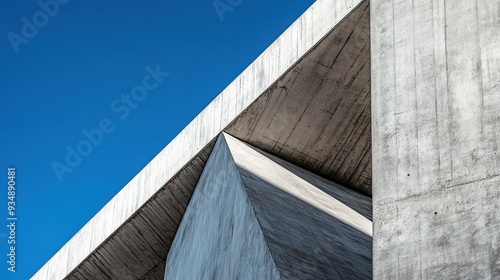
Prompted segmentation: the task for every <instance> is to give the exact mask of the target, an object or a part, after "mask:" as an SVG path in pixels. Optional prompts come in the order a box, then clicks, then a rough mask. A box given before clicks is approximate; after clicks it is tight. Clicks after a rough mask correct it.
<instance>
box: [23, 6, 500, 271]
mask: <svg viewBox="0 0 500 280" xmlns="http://www.w3.org/2000/svg"><path fill="white" fill-rule="evenodd" d="M499 108H500V1H498V0H489V1H486V0H475V1H474V0H473V1H463V0H457V1H453V2H450V1H445V0H435V1H434V0H422V1H389V0H371V1H368V0H364V1H357V0H343V1H333V0H318V1H316V2H315V3H314V4H313V5H312V6H311V7H310V8H309V9H308V10H307V11H306V12H305V13H304V14H303V15H302V16H301V17H300V18H299V19H298V20H297V21H296V22H295V23H294V24H293V25H292V26H290V27H289V28H288V29H287V30H286V31H285V32H284V33H283V34H282V35H281V36H280V37H279V38H278V39H277V40H276V41H275V42H274V43H273V44H272V45H271V46H270V47H269V48H268V49H267V50H266V51H264V52H263V53H262V54H261V55H260V56H259V57H258V58H257V59H256V60H255V61H254V62H253V63H252V64H251V65H250V66H249V67H248V68H247V69H246V70H245V71H243V73H241V75H240V76H238V77H237V78H236V79H235V80H234V81H233V82H232V83H231V84H230V85H229V86H228V87H227V88H226V89H225V90H224V91H223V92H222V93H221V94H220V95H219V96H218V97H217V98H216V99H215V100H214V101H213V102H212V103H211V104H210V105H209V106H208V107H207V108H206V109H205V110H203V111H202V112H201V113H200V114H199V115H198V116H197V117H196V118H195V119H194V120H193V121H192V122H191V123H190V124H189V125H188V126H187V127H186V128H185V129H184V130H183V131H182V132H181V133H180V134H179V135H178V136H177V137H176V138H175V139H174V140H173V141H172V142H171V143H169V144H168V145H167V146H166V147H165V149H164V150H163V151H161V152H160V153H159V154H158V155H157V156H156V157H155V158H154V159H153V160H152V161H151V162H150V163H149V164H148V165H147V166H146V167H145V168H144V169H143V170H142V171H141V172H139V174H137V175H136V176H135V177H134V179H132V180H131V181H130V182H129V183H128V184H127V185H126V186H125V187H124V188H123V189H122V190H121V191H120V192H119V193H118V194H117V195H116V196H115V197H114V198H113V199H112V200H111V201H110V202H109V203H108V204H107V205H106V206H105V207H104V208H103V209H102V210H101V211H100V212H99V213H98V214H97V215H96V216H95V217H94V218H92V219H91V220H90V221H89V222H88V223H87V224H86V225H85V226H84V227H83V228H82V229H81V230H80V231H79V232H78V233H77V234H76V235H75V236H74V237H73V238H72V239H71V240H70V241H69V242H68V243H67V244H66V245H65V246H64V247H63V248H61V250H60V251H59V252H58V253H57V254H56V255H54V257H53V258H52V259H51V260H49V261H48V262H47V263H46V264H45V265H44V266H43V267H42V268H41V269H40V270H39V271H38V272H37V273H36V274H35V275H34V276H33V277H32V279H370V278H375V279H500V198H499V195H500V187H499V184H500V176H499V175H500V155H499V147H500V110H499ZM372 217H373V218H372Z"/></svg>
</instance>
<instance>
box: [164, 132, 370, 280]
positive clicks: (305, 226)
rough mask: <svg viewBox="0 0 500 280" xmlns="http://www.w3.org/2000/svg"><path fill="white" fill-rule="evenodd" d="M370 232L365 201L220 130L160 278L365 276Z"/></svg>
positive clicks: (368, 273)
mask: <svg viewBox="0 0 500 280" xmlns="http://www.w3.org/2000/svg"><path fill="white" fill-rule="evenodd" d="M371 232H372V223H371V200H370V198H368V197H366V196H364V195H361V194H359V193H356V192H353V191H351V190H349V189H346V188H344V187H342V186H340V185H337V184H335V183H332V182H330V181H328V180H326V179H323V178H321V177H319V176H318V175H315V174H313V173H310V172H308V171H305V170H303V169H301V168H299V167H297V166H295V165H293V164H290V163H288V162H286V161H284V160H281V159H279V158H276V157H274V156H272V155H269V154H267V153H265V152H263V151H260V150H258V149H255V148H252V147H251V146H249V145H248V144H245V143H243V142H241V141H239V140H237V139H235V138H233V137H231V136H229V135H225V136H224V135H223V136H220V137H219V140H218V143H217V144H216V147H215V149H214V150H213V153H212V155H211V156H210V159H209V161H208V163H207V165H206V167H205V169H204V171H203V174H202V177H201V179H200V181H199V183H198V185H197V187H196V190H195V193H194V195H193V198H192V200H191V202H190V204H189V207H188V209H187V211H186V214H185V216H184V218H183V220H182V222H181V225H180V228H179V231H178V232H177V234H176V237H175V239H174V242H173V245H172V249H171V250H170V253H169V255H168V258H167V265H166V273H165V279H347V278H349V279H370V278H371V275H372V262H371V260H372V258H371V249H372V241H371V240H372V238H371Z"/></svg>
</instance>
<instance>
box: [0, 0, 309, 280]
mask: <svg viewBox="0 0 500 280" xmlns="http://www.w3.org/2000/svg"><path fill="white" fill-rule="evenodd" d="M59 1H60V3H61V4H58V6H57V8H56V7H55V6H54V5H53V4H52V5H48V6H47V7H45V10H47V11H44V8H42V7H41V6H40V5H39V4H37V1H6V0H2V1H1V4H0V19H1V21H2V24H1V25H0V29H1V32H0V33H1V35H2V36H3V39H2V40H1V43H0V53H1V56H0V59H1V64H0V65H1V69H0V70H1V72H0V92H1V94H2V97H3V98H2V102H1V103H0V106H1V110H0V114H1V118H0V120H1V126H0V129H1V130H0V131H1V134H0V135H1V138H0V141H1V142H0V159H1V160H0V163H1V165H0V174H2V173H3V178H4V179H3V180H0V182H2V183H1V184H3V187H1V188H0V213H1V215H0V218H1V222H0V224H5V225H4V226H1V227H0V263H1V265H0V279H28V278H29V277H30V276H32V275H33V274H34V273H35V272H36V271H37V270H38V269H39V268H40V267H41V266H42V265H43V264H44V263H45V262H46V261H47V260H48V259H49V258H50V257H51V256H53V255H54V254H55V253H56V252H57V251H58V250H59V248H61V247H62V246H63V245H64V244H65V243H66V242H67V241H68V240H69V239H70V238H71V237H72V236H73V235H74V234H75V233H76V232H77V231H78V230H79V229H80V228H81V227H82V226H83V225H84V224H85V223H86V222H87V221H88V220H90V219H91V218H92V217H93V216H94V215H95V214H96V213H97V212H98V211H99V209H101V208H102V207H103V206H104V204H106V202H108V201H109V200H110V199H111V198H112V197H113V196H114V195H115V194H116V193H117V192H118V191H119V190H120V189H121V188H122V187H123V186H125V184H126V183H127V182H128V181H129V180H130V179H131V178H132V177H134V176H135V175H136V174H137V173H138V172H139V171H140V170H141V169H142V168H143V167H144V166H145V165H146V164H147V163H148V162H149V161H150V160H151V159H152V158H153V157H154V156H155V155H156V154H157V153H158V152H159V151H160V150H161V149H162V148H163V147H165V146H166V145H167V144H168V143H169V142H170V141H171V139H172V138H173V137H175V136H176V135H177V134H178V133H179V132H180V131H181V130H182V129H183V128H184V127H185V126H186V125H187V124H188V123H189V122H190V121H191V120H192V119H193V118H194V117H195V116H196V115H197V114H198V113H199V112H200V111H201V110H202V109H203V108H204V107H205V106H206V105H207V104H208V103H209V102H210V101H211V100H212V99H213V98H214V97H215V96H217V95H218V94H219V93H220V92H221V91H222V90H223V89H224V88H225V87H226V86H227V85H228V84H229V83H230V82H231V81H232V80H233V79H234V78H235V77H236V76H237V75H238V74H239V73H241V71H243V70H244V69H245V68H246V67H247V66H248V65H249V64H250V63H251V62H252V61H253V60H254V59H255V58H256V57H257V56H258V55H259V54H260V53H261V52H262V51H263V50H264V49H265V48H266V47H267V46H269V45H270V44H271V43H272V42H273V41H274V40H275V39H276V38H277V37H278V36H279V35H280V34H281V33H282V32H283V31H284V30H285V29H286V28H287V27H288V26H289V25H290V24H291V23H292V22H293V21H294V20H295V19H296V18H297V17H299V16H300V14H302V13H303V12H304V11H305V10H306V9H307V8H308V7H309V6H310V5H311V4H312V3H313V2H314V1H312V0H294V1H290V0H286V1H285V0H276V1H247V0H243V1H237V0H220V1H219V6H218V7H219V8H220V9H224V8H228V6H224V4H225V5H230V6H229V8H230V9H229V10H227V11H225V12H223V10H219V13H218V12H217V10H216V9H215V7H214V5H213V3H214V2H213V0H205V1H159V0H146V1H76V0H72V1H68V0H64V1H63V0H59ZM42 2H52V3H57V2H54V1H47V0H42ZM65 2H67V3H65ZM62 3H65V4H62ZM221 3H222V4H221ZM231 3H232V4H233V5H232V7H231ZM49 13H50V14H49ZM157 65H158V67H159V70H160V71H161V72H168V73H169V75H168V77H162V76H157V77H156V78H157V79H156V80H155V79H154V78H146V84H145V85H146V87H148V88H149V90H148V91H146V94H144V93H143V92H141V90H142V89H144V87H142V88H141V87H140V86H143V83H144V82H143V79H144V78H145V77H147V75H148V74H149V72H151V71H154V70H155V68H156V67H157ZM147 66H150V67H151V69H152V70H149V72H148V70H146V67H147ZM158 81H160V82H158ZM137 86H139V87H137ZM153 88H154V89H153ZM134 90H135V91H134ZM132 91H134V92H135V94H136V95H135V97H136V98H137V99H135V100H134V99H132V100H131V99H129V100H124V99H122V94H125V95H129V96H130V94H131V92H132ZM138 100H140V101H138ZM127 102H129V103H127ZM103 119H104V120H105V121H104V122H105V123H104V124H103V125H104V126H105V129H104V130H106V129H107V130H106V133H103V135H102V137H99V135H97V134H94V137H95V139H94V144H91V146H90V148H89V146H88V143H90V142H86V143H83V142H85V140H86V139H87V138H86V136H85V135H84V134H83V133H82V131H83V130H87V131H89V132H90V131H92V130H93V129H98V128H99V126H100V122H101V121H102V120H103ZM106 121H107V122H108V123H106ZM107 126H110V127H111V128H113V130H112V131H110V130H111V128H109V127H107ZM101 131H102V130H101ZM94 132H95V131H94ZM82 143H83V144H82ZM78 148H80V150H79V151H80V153H83V154H87V155H85V156H82V158H81V159H80V160H78V159H75V158H71V157H70V161H69V163H70V164H71V165H72V166H70V165H68V162H67V160H66V157H67V155H68V154H69V153H70V152H68V149H70V150H75V151H76V152H77V153H78ZM89 149H92V150H89ZM54 162H58V163H60V165H58V164H55V165H54ZM63 165H64V166H65V167H62V166H63ZM54 166H56V167H57V168H58V170H59V175H60V176H59V178H58V176H57V174H56V172H55V171H54ZM8 167H15V168H16V172H17V174H16V178H15V182H16V213H15V214H16V217H17V218H18V220H17V222H16V272H15V273H11V272H9V271H8V270H7V268H8V267H9V265H8V264H7V260H8V256H7V254H8V253H9V246H10V245H8V244H7V241H8V238H7V237H8V235H9V229H8V228H7V226H6V225H7V224H8V222H7V202H8V197H7V184H8V178H7V168H8ZM69 170H71V173H69V172H68V171H69ZM60 179H61V180H60Z"/></svg>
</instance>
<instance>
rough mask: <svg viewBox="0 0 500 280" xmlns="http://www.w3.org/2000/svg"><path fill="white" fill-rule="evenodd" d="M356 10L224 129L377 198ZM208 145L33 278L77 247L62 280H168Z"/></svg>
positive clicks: (365, 44)
mask: <svg viewBox="0 0 500 280" xmlns="http://www.w3.org/2000/svg"><path fill="white" fill-rule="evenodd" d="M352 8H354V9H353V10H352V12H350V13H348V16H347V17H345V18H344V19H343V20H342V21H340V22H339V23H338V24H336V26H335V27H334V28H333V29H330V31H328V32H327V33H326V36H324V37H323V38H322V39H321V40H319V41H318V42H316V44H315V45H314V46H313V47H312V48H311V49H310V50H309V51H307V52H306V53H305V55H303V56H302V57H301V58H300V59H299V60H296V61H295V62H294V63H293V64H292V66H291V67H289V68H288V70H287V71H285V72H284V73H283V75H280V77H279V78H278V79H277V80H274V82H272V83H271V85H270V86H269V87H267V89H266V90H264V91H261V92H260V96H259V97H258V98H256V99H254V100H253V101H252V102H251V103H250V105H249V106H246V107H245V108H243V109H244V110H242V112H241V113H240V114H239V115H238V116H237V117H236V118H234V119H233V120H232V121H231V120H230V121H229V122H228V124H229V125H226V126H224V127H221V130H222V131H225V132H226V133H228V134H230V135H232V136H234V137H236V138H239V139H241V140H243V141H245V142H248V143H249V144H251V145H253V146H256V147H258V148H260V149H262V150H264V151H267V152H269V153H271V154H273V155H275V156H278V157H280V158H283V159H285V160H287V161H289V162H291V163H293V164H296V165H298V166H300V167H303V168H305V169H307V170H309V171H312V172H314V173H316V174H319V175H321V176H323V177H325V178H327V179H330V180H332V181H334V182H336V183H339V184H342V185H344V186H346V187H349V188H352V189H354V190H356V191H358V192H361V193H363V194H365V195H367V196H371V132H370V27H369V22H370V20H369V3H368V2H367V1H364V2H361V4H359V5H358V6H356V7H350V8H349V10H351V9H352ZM290 47H291V48H294V46H290ZM254 74H255V75H256V76H259V75H260V74H262V75H264V73H254ZM239 94H242V95H244V94H245V92H241V93H239ZM196 133H198V132H196ZM218 133H220V131H219V132H218ZM218 133H217V134H218ZM210 139H212V140H211V141H208V142H207V143H206V144H205V145H204V147H201V148H199V150H198V151H197V152H196V153H195V154H194V156H193V157H192V158H191V159H190V160H188V161H187V163H186V164H184V166H183V167H182V168H180V170H179V171H178V172H177V173H176V174H175V175H174V176H172V177H171V178H170V179H168V181H167V182H164V183H161V184H162V187H161V188H160V189H159V190H158V191H157V192H156V193H155V194H154V195H153V196H151V197H150V198H148V199H146V200H145V203H144V204H142V205H139V206H137V209H138V210H134V212H133V214H132V215H131V216H130V217H127V219H126V220H125V222H123V223H122V224H121V225H120V226H119V227H118V228H117V229H115V230H113V232H112V234H110V235H108V236H106V237H105V239H103V241H102V242H100V243H99V244H98V245H96V246H94V245H92V244H91V243H92V242H94V241H86V240H85V239H86V238H87V239H88V238H94V237H92V236H90V237H89V236H79V235H78V234H77V235H76V236H75V238H76V240H73V239H72V240H71V241H70V242H68V243H71V242H73V243H72V244H69V245H68V249H67V252H65V253H64V252H63V253H61V252H59V253H58V254H60V255H57V254H56V256H55V257H54V258H56V259H55V260H54V261H53V263H52V264H50V265H48V266H47V265H46V266H47V267H44V268H43V269H44V270H43V271H39V273H37V275H35V277H34V279H36V276H40V278H43V277H45V276H48V275H49V274H50V273H51V272H50V270H51V267H50V266H55V265H56V263H57V262H59V261H64V260H63V259H64V258H70V259H71V258H72V254H73V251H72V250H78V249H75V248H79V246H81V245H80V244H77V242H81V243H82V242H83V243H84V242H87V243H89V244H91V245H88V248H91V249H90V251H91V252H90V254H88V255H87V256H86V257H85V258H84V259H82V260H80V261H78V262H77V263H78V265H76V266H75V267H71V266H70V265H68V266H69V268H68V271H67V272H61V274H60V275H59V276H61V277H60V278H65V279H163V274H164V271H165V260H166V256H167V253H168V251H169V248H170V246H171V243H172V240H173V238H174V236H175V233H176V231H177V228H178V226H179V223H180V221H181V219H182V217H183V214H184V211H185V209H186V207H187V205H188V203H189V200H190V198H191V195H192V193H193V190H194V188H195V186H196V183H197V181H198V179H199V177H200V174H201V172H202V170H203V167H204V164H205V163H206V161H207V159H208V156H209V155H210V152H211V149H212V147H213V145H214V141H215V139H216V134H215V135H214V137H211V138H210ZM185 145H188V144H187V143H186V144H185ZM141 172H143V171H141ZM144 172H145V171H144ZM148 176H149V175H148ZM114 207H117V206H114ZM98 215H99V214H98ZM103 215H104V214H103ZM89 223H90V222H89ZM94 230H95V229H94ZM79 234H80V233H79ZM80 235H83V233H82V234H80ZM75 238H74V239H75ZM95 242H98V241H95ZM92 246H94V247H92ZM61 255H62V256H61ZM57 258H59V259H57ZM75 258H76V257H75ZM51 261H52V260H51ZM68 263H69V261H68ZM65 265H66V264H65ZM38 274H40V275H38ZM55 278H58V277H55ZM46 279H51V278H50V277H47V278H46Z"/></svg>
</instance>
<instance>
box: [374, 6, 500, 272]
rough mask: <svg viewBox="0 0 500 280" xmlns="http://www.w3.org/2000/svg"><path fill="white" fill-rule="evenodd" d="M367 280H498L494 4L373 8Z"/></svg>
mask: <svg viewBox="0 0 500 280" xmlns="http://www.w3.org/2000/svg"><path fill="white" fill-rule="evenodd" d="M371 50H372V51H371V62H372V71H371V75H372V137H373V146H372V147H373V207H374V251H373V252H374V277H375V279H438V278H442V279H458V278H460V279H465V278H466V279H493V278H494V279H498V278H500V176H499V174H500V155H499V146H500V1H498V0H477V1H470V0H454V1H444V0H419V1H399V0H372V1H371Z"/></svg>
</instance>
